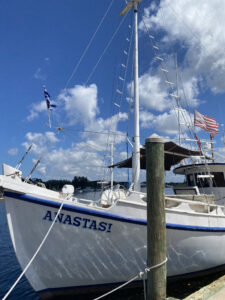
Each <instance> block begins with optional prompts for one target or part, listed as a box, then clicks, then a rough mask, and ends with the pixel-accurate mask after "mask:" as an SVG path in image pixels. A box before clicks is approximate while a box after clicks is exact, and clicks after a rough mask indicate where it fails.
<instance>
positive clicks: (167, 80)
mask: <svg viewBox="0 0 225 300" xmlns="http://www.w3.org/2000/svg"><path fill="white" fill-rule="evenodd" d="M161 14H162V12H161ZM144 18H145V16H144V15H142V20H143V23H144V26H145V30H146V32H147V34H148V36H149V38H150V42H151V45H152V47H153V51H154V54H155V55H158V54H157V53H156V49H155V47H154V46H155V45H154V44H153V41H152V38H151V35H150V33H149V28H148V26H147V25H146V23H145V20H144ZM156 48H158V47H156ZM160 67H161V70H162V69H165V68H164V64H163V62H161V63H160ZM163 76H164V77H165V79H166V80H165V81H166V82H170V80H169V77H168V74H167V73H166V72H163ZM169 88H170V91H171V93H173V88H172V85H171V84H169ZM179 104H180V103H179ZM172 107H173V109H174V111H176V110H175V106H174V103H173V102H172ZM181 112H182V116H183V119H184V121H185V123H186V126H187V128H188V131H189V133H190V134H191V135H192V131H191V130H190V128H189V126H188V122H187V120H186V116H185V115H184V113H183V111H181ZM176 116H177V118H178V113H176Z"/></svg>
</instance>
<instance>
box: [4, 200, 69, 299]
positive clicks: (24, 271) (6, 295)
mask: <svg viewBox="0 0 225 300" xmlns="http://www.w3.org/2000/svg"><path fill="white" fill-rule="evenodd" d="M66 199H67V198H64V199H63V201H62V203H61V205H60V208H59V210H58V212H57V214H56V216H55V218H54V220H53V222H52V224H51V226H50V227H49V229H48V231H47V233H46V235H45V237H44V238H43V240H42V242H41V244H40V246H39V247H38V248H37V250H36V252H35V253H34V255H33V256H32V258H31V260H30V261H29V263H28V264H27V265H26V267H25V269H24V270H23V272H22V273H21V274H20V276H19V277H18V278H17V280H16V281H15V283H14V284H13V285H12V287H11V288H10V290H9V291H8V292H7V293H6V294H5V296H4V297H3V298H2V300H5V299H6V298H7V297H8V296H9V295H10V293H11V292H12V290H13V289H14V288H15V286H16V285H17V283H18V282H19V281H20V279H21V278H22V277H23V275H24V274H25V273H26V271H27V269H28V268H29V267H30V265H31V264H32V262H33V260H34V259H35V257H36V256H37V254H38V252H39V251H40V250H41V247H42V246H43V244H44V242H45V241H46V239H47V237H48V235H49V233H50V232H51V230H52V228H53V226H54V225H55V221H56V219H57V218H58V215H59V213H60V211H61V209H62V207H63V204H64V201H65V200H66Z"/></svg>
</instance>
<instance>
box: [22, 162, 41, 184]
mask: <svg viewBox="0 0 225 300" xmlns="http://www.w3.org/2000/svg"><path fill="white" fill-rule="evenodd" d="M39 163H40V159H39V160H38V161H37V162H36V164H35V165H34V167H33V169H32V170H31V172H30V174H29V175H28V176H27V178H26V180H25V182H27V181H28V180H29V179H30V178H31V175H32V174H33V173H34V171H35V169H36V168H37V166H38V165H39Z"/></svg>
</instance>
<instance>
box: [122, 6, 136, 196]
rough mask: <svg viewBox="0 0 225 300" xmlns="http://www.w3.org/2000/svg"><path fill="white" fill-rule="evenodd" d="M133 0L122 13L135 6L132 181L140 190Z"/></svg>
mask: <svg viewBox="0 0 225 300" xmlns="http://www.w3.org/2000/svg"><path fill="white" fill-rule="evenodd" d="M139 2H141V0H131V1H130V2H128V3H127V5H126V7H125V8H124V9H123V10H122V12H121V13H120V16H123V15H124V14H126V13H127V12H128V11H129V10H130V9H132V8H134V147H133V155H132V181H133V184H134V187H133V188H134V190H135V191H140V130H139V82H138V3H139Z"/></svg>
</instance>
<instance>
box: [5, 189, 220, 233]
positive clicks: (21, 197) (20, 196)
mask: <svg viewBox="0 0 225 300" xmlns="http://www.w3.org/2000/svg"><path fill="white" fill-rule="evenodd" d="M5 196H6V197H10V198H14V199H17V200H22V201H26V202H31V203H34V204H39V205H42V206H48V207H54V208H59V206H60V203H58V202H53V201H51V200H45V199H40V198H36V197H32V196H30V195H25V194H17V193H12V192H5ZM63 210H66V211H74V212H78V213H81V214H87V215H91V216H96V217H101V218H105V219H111V220H117V221H120V222H126V223H133V224H138V225H144V226H146V225H147V221H146V220H143V219H136V218H128V217H123V216H119V215H115V214H112V213H109V212H101V211H95V210H93V209H89V208H85V207H78V206H76V207H74V206H72V205H69V204H67V203H65V204H64V205H63ZM166 228H167V229H172V230H185V231H203V232H225V227H205V226H196V225H181V224H173V223H166Z"/></svg>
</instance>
